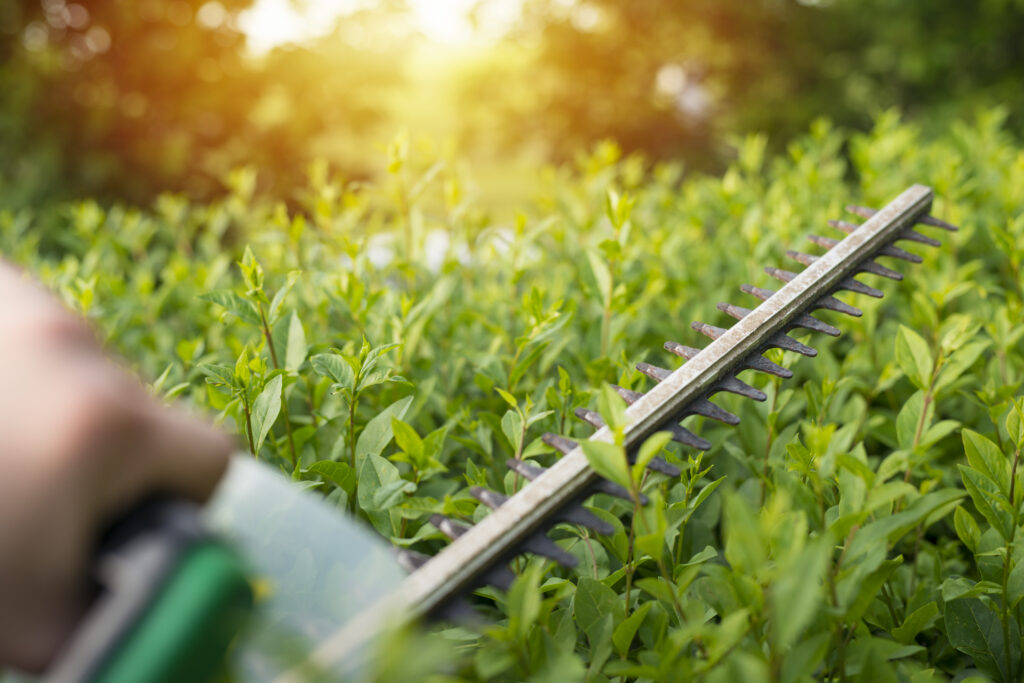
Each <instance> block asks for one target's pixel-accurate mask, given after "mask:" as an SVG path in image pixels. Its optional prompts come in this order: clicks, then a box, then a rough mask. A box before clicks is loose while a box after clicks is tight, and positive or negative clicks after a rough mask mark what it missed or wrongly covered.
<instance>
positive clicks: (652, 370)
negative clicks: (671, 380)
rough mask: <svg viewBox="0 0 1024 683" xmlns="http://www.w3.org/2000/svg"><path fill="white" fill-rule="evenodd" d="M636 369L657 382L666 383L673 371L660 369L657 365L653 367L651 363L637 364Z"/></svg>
mask: <svg viewBox="0 0 1024 683" xmlns="http://www.w3.org/2000/svg"><path fill="white" fill-rule="evenodd" d="M636 369H637V370H639V371H640V372H642V373H644V374H645V375H647V376H648V377H650V378H651V379H653V380H654V381H655V382H662V381H664V380H665V379H666V378H667V377H668V376H669V375H671V374H672V371H671V370H666V369H665V368H659V367H658V366H657V365H651V364H650V363H637V364H636Z"/></svg>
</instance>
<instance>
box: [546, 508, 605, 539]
mask: <svg viewBox="0 0 1024 683" xmlns="http://www.w3.org/2000/svg"><path fill="white" fill-rule="evenodd" d="M556 519H558V521H560V522H568V523H569V524H578V525H580V526H582V527H585V528H587V529H590V530H591V531H593V532H595V533H598V534H604V535H605V536H611V535H612V534H614V533H615V527H613V526H612V525H611V524H609V523H608V522H606V521H604V520H603V519H601V518H600V517H598V516H597V515H595V514H594V513H592V512H591V511H590V510H587V509H586V508H584V507H582V506H581V505H569V506H568V507H566V508H565V509H564V510H562V511H561V512H559V513H558V514H557V515H556Z"/></svg>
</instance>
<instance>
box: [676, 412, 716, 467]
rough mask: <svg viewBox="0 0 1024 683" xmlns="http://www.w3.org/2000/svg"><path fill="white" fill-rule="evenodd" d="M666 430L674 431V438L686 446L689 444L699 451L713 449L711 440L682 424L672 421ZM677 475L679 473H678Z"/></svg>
mask: <svg viewBox="0 0 1024 683" xmlns="http://www.w3.org/2000/svg"><path fill="white" fill-rule="evenodd" d="M665 431H668V432H672V440H673V441H675V442H676V443H681V444H683V445H684V446H689V447H690V448H696V449H697V450H698V451H707V450H710V449H711V445H712V444H711V442H710V441H708V440H707V439H702V438H701V437H699V436H697V435H696V434H694V433H693V432H691V431H690V430H689V429H686V428H685V427H683V426H681V425H677V424H675V423H673V422H670V423H669V424H668V425H667V426H666V427H665ZM675 476H679V475H678V474H677V475H675Z"/></svg>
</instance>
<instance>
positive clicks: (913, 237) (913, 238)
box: [896, 228, 942, 247]
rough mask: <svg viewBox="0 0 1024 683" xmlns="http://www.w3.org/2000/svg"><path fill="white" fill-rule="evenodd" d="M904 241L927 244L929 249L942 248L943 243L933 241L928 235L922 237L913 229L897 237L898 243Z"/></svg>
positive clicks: (908, 229)
mask: <svg viewBox="0 0 1024 683" xmlns="http://www.w3.org/2000/svg"><path fill="white" fill-rule="evenodd" d="M900 240H904V241H907V242H917V243H918V244H927V245H928V246H929V247H941V246H942V242H940V241H938V240H936V239H932V238H931V237H928V236H926V235H922V234H921V233H919V232H918V231H917V230H914V229H913V228H907V229H906V230H904V231H903V232H901V233H899V234H898V235H897V236H896V241H897V242H898V241H900Z"/></svg>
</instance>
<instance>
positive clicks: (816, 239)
mask: <svg viewBox="0 0 1024 683" xmlns="http://www.w3.org/2000/svg"><path fill="white" fill-rule="evenodd" d="M807 239H809V240H810V241H811V242H812V243H813V244H817V245H818V246H819V247H823V248H825V249H831V248H832V247H834V246H836V245H837V244H839V240H834V239H831V238H829V237H821V236H820V235H808V236H807Z"/></svg>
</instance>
